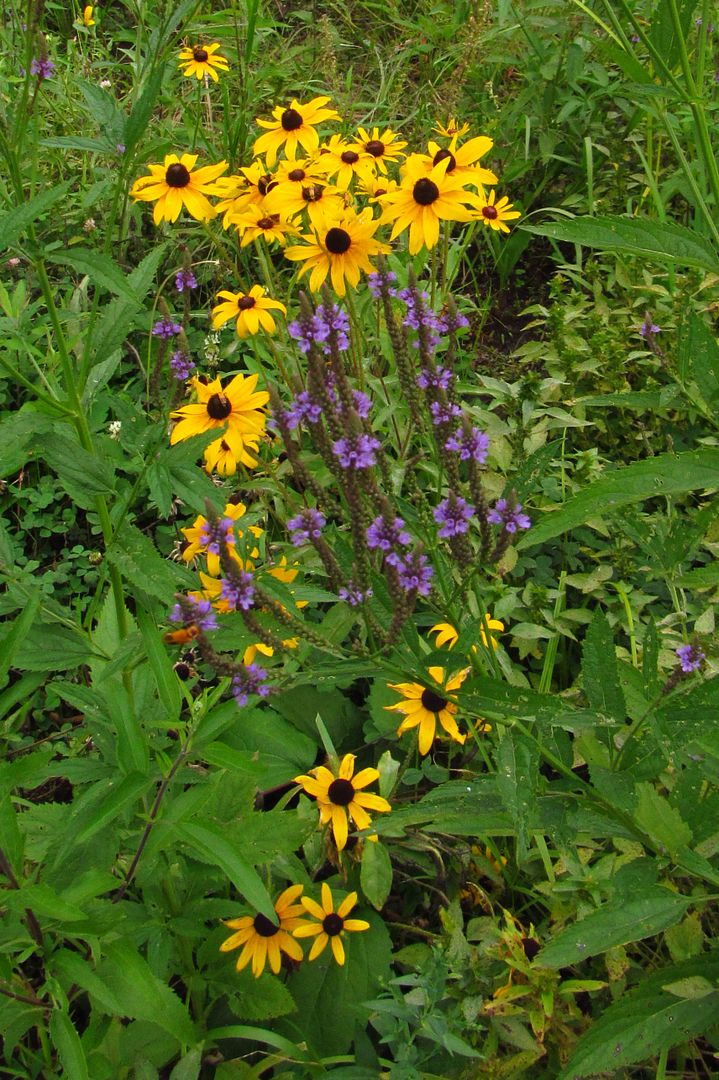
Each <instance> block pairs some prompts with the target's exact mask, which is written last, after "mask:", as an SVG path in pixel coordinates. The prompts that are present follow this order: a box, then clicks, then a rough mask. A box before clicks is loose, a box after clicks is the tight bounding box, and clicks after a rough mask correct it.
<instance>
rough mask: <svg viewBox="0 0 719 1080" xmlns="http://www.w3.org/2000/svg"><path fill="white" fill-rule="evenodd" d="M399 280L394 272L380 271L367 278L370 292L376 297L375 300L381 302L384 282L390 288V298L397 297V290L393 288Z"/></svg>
mask: <svg viewBox="0 0 719 1080" xmlns="http://www.w3.org/2000/svg"><path fill="white" fill-rule="evenodd" d="M396 280H397V275H396V274H395V272H394V270H378V271H375V273H373V274H370V275H369V277H368V278H367V285H368V286H369V291H370V292H371V293H372V295H373V296H374V298H375V300H379V298H380V296H381V295H382V282H383V281H384V282H386V283H387V285H388V286H389V287H390V288H389V293H390V296H396V295H397V290H396V289H393V288H392V285H393V283H394V282H395V281H396Z"/></svg>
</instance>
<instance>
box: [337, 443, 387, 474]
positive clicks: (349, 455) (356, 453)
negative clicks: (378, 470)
mask: <svg viewBox="0 0 719 1080" xmlns="http://www.w3.org/2000/svg"><path fill="white" fill-rule="evenodd" d="M379 447H380V441H379V439H377V438H375V436H374V435H346V436H345V437H344V438H342V439H337V440H336V441H335V442H334V443H333V444H332V452H333V454H334V455H335V457H336V458H337V459H338V460H339V463H340V465H341V466H342V468H343V469H369V468H371V466H372V465H375V464H376V462H377V456H376V451H377V450H379Z"/></svg>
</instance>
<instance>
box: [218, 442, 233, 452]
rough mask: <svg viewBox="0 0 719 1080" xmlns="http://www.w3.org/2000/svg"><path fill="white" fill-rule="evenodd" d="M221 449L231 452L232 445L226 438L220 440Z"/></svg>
mask: <svg viewBox="0 0 719 1080" xmlns="http://www.w3.org/2000/svg"><path fill="white" fill-rule="evenodd" d="M220 450H223V451H224V453H226V454H229V453H231V451H232V447H231V446H230V445H229V443H226V442H225V440H224V439H222V441H221V442H220Z"/></svg>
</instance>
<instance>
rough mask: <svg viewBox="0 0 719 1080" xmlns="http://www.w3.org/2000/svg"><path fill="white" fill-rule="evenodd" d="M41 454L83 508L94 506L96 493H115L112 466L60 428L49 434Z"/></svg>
mask: <svg viewBox="0 0 719 1080" xmlns="http://www.w3.org/2000/svg"><path fill="white" fill-rule="evenodd" d="M42 455H43V457H44V458H45V461H46V462H47V463H48V465H49V466H50V468H51V469H52V470H53V472H54V473H55V474H56V476H57V478H58V480H59V481H60V483H61V484H62V486H63V487H64V488H65V491H66V492H67V493H68V495H69V496H70V498H71V499H72V500H73V501H74V502H76V503H77V505H78V506H81V507H82V508H83V510H94V509H95V496H97V495H112V494H114V477H113V473H112V469H111V467H110V466H109V465H108V464H107V463H106V462H104V461H102V460H101V459H100V458H99V457H96V456H95V455H94V454H88V452H87V450H83V448H82V447H81V446H80V445H79V443H77V442H75V441H74V440H73V439H70V438H68V437H67V436H66V435H61V434H60V433H59V432H57V431H54V432H51V433H50V434H49V435H46V436H45V438H44V439H43V442H42Z"/></svg>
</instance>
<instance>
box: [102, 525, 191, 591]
mask: <svg viewBox="0 0 719 1080" xmlns="http://www.w3.org/2000/svg"><path fill="white" fill-rule="evenodd" d="M107 558H108V559H109V561H110V562H111V563H113V565H114V566H117V568H118V569H119V571H120V573H121V574H122V575H123V577H124V578H125V579H126V580H127V581H128V583H129V584H130V585H132V586H133V587H134V588H136V589H138V590H140V591H142V592H146V593H148V594H149V595H150V596H155V597H157V598H158V599H159V600H162V601H164V603H165V604H167V605H169V604H171V603H172V600H173V597H174V595H175V593H176V592H178V591H181V590H183V588H184V587H186V586H188V585H189V587H190V588H191V587H192V575H190V574H189V573H188V572H187V571H184V570H183V569H182V568H181V567H179V566H177V564H176V563H171V562H169V561H168V560H167V559H163V558H162V556H161V555H160V554H159V553H158V551H157V548H156V547H155V545H154V544H153V543H152V541H151V540H150V539H148V537H146V536H145V534H144V533H142V532H140V530H139V529H137V528H136V527H135V526H134V525H130V524H129V523H125V524H124V525H123V527H122V529H120V530H119V531H118V533H117V535H116V536H115V539H114V540H113V542H112V544H111V545H110V547H109V548H108V549H107Z"/></svg>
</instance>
